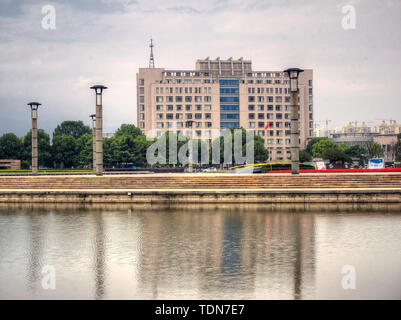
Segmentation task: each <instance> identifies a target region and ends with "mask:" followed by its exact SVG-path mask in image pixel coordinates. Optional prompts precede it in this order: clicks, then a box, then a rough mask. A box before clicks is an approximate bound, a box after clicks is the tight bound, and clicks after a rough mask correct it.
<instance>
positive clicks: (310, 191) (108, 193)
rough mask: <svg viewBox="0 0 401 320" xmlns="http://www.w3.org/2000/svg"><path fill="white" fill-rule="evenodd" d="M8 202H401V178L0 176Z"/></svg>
mask: <svg viewBox="0 0 401 320" xmlns="http://www.w3.org/2000/svg"><path fill="white" fill-rule="evenodd" d="M0 202H8V203H19V202H20V203H401V174H399V173H397V174H386V173H381V174H367V173H363V174H302V175H298V176H292V175H284V174H282V175H270V174H267V175H230V174H224V175H221V174H220V175H217V174H216V175H205V174H193V175H190V174H154V175H153V174H152V175H149V174H147V175H132V176H126V175H125V176H107V177H106V176H103V177H96V176H61V177H60V176H35V177H33V176H24V177H0Z"/></svg>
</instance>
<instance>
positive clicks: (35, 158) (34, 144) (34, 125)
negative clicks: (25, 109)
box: [32, 110, 38, 175]
mask: <svg viewBox="0 0 401 320" xmlns="http://www.w3.org/2000/svg"><path fill="white" fill-rule="evenodd" d="M35 112H37V110H35ZM32 174H35V175H36V174H38V119H37V118H36V117H35V118H34V117H32Z"/></svg>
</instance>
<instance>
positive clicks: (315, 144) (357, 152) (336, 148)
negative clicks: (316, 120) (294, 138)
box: [300, 134, 401, 166]
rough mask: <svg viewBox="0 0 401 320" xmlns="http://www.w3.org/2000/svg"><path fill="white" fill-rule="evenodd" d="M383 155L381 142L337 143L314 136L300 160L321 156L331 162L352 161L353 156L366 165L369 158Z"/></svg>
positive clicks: (400, 152)
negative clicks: (350, 144) (351, 144)
mask: <svg viewBox="0 0 401 320" xmlns="http://www.w3.org/2000/svg"><path fill="white" fill-rule="evenodd" d="M395 147H396V161H400V160H401V134H399V135H398V137H397V144H396V146H395ZM382 156H383V149H382V147H381V146H380V144H378V143H376V142H373V141H367V142H364V143H362V144H358V145H353V146H347V145H345V144H337V143H336V142H334V141H331V140H329V139H327V138H313V139H312V140H310V141H309V143H308V145H307V146H306V149H305V150H302V151H301V152H300V161H301V162H307V161H311V160H312V158H321V159H324V160H328V161H330V162H336V161H340V162H343V163H351V162H352V158H357V159H359V165H361V166H365V165H366V164H367V162H368V160H369V159H371V158H379V157H382Z"/></svg>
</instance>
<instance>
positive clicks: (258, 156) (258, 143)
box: [212, 127, 269, 165]
mask: <svg viewBox="0 0 401 320" xmlns="http://www.w3.org/2000/svg"><path fill="white" fill-rule="evenodd" d="M227 129H228V130H229V131H230V133H231V143H232V151H231V152H232V154H231V157H232V162H233V165H235V164H237V163H236V159H235V157H234V139H235V135H237V134H241V136H242V155H245V154H246V152H245V151H246V130H245V129H244V128H242V127H241V128H233V127H231V128H227ZM238 129H240V130H241V132H238V131H237V130H238ZM227 133H228V132H227ZM227 133H226V134H227ZM219 142H220V163H224V135H222V136H220V137H218V138H216V139H215V140H214V141H213V142H212V144H213V145H215V144H217V143H219ZM253 144H254V162H255V163H256V162H264V161H266V160H267V159H268V158H269V151H268V150H267V149H266V148H265V146H264V141H263V139H262V138H261V137H259V136H257V135H255V136H254V140H253Z"/></svg>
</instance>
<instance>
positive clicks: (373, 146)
mask: <svg viewBox="0 0 401 320" xmlns="http://www.w3.org/2000/svg"><path fill="white" fill-rule="evenodd" d="M364 147H365V148H366V151H367V155H368V156H369V158H380V157H382V156H383V149H382V147H381V145H380V144H378V143H376V142H373V141H368V142H366V143H365V144H364Z"/></svg>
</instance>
